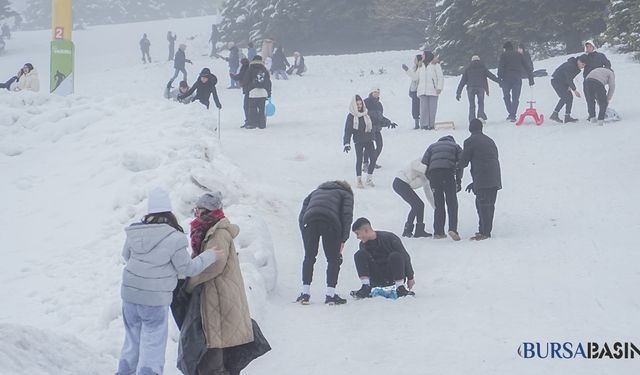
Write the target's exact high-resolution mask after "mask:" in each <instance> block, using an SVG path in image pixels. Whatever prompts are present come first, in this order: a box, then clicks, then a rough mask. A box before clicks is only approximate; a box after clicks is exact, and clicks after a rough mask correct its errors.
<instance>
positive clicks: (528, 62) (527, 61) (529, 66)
mask: <svg viewBox="0 0 640 375" xmlns="http://www.w3.org/2000/svg"><path fill="white" fill-rule="evenodd" d="M522 58H523V59H524V67H525V70H524V71H523V72H522V74H521V75H520V78H529V74H528V72H531V74H533V60H532V59H531V55H530V54H529V51H527V50H524V51H523V52H522Z"/></svg>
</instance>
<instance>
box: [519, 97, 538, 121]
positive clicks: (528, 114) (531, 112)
mask: <svg viewBox="0 0 640 375" xmlns="http://www.w3.org/2000/svg"><path fill="white" fill-rule="evenodd" d="M527 103H529V108H527V110H526V111H524V113H523V114H521V115H520V118H518V121H516V125H518V126H520V125H522V123H523V122H524V119H525V118H527V117H532V118H533V121H535V123H536V125H538V126H540V125H542V123H543V122H544V115H539V114H538V111H536V109H535V108H534V107H533V105H534V104H535V103H536V102H535V101H533V100H532V101H530V102H527Z"/></svg>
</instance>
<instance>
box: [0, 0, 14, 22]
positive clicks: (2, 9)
mask: <svg viewBox="0 0 640 375" xmlns="http://www.w3.org/2000/svg"><path fill="white" fill-rule="evenodd" d="M15 15H16V13H15V12H14V11H13V10H12V9H11V2H10V1H9V0H0V20H2V19H5V18H9V17H13V16H15Z"/></svg>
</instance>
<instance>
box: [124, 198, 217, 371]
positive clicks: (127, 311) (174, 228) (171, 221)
mask: <svg viewBox="0 0 640 375" xmlns="http://www.w3.org/2000/svg"><path fill="white" fill-rule="evenodd" d="M125 232H126V235H127V239H126V241H125V244H124V248H123V250H122V256H123V258H124V259H125V261H126V262H127V264H126V266H125V268H124V271H123V274H122V289H121V297H122V318H123V320H124V327H125V340H124V345H123V347H122V352H121V354H120V361H119V363H118V372H117V373H116V375H134V374H138V375H160V374H162V372H163V368H164V354H165V348H166V345H167V335H168V316H169V306H170V305H171V300H172V299H173V290H174V289H175V287H176V285H177V282H178V275H184V276H195V275H197V274H199V273H200V272H202V271H203V270H204V269H205V268H207V267H209V266H210V265H211V264H213V263H214V262H215V261H216V260H217V259H221V258H222V257H223V256H224V255H223V254H224V253H223V252H222V251H219V250H217V249H213V250H208V251H204V252H203V253H202V254H200V255H198V256H197V257H195V258H191V255H190V253H189V252H188V241H187V237H186V236H185V235H184V230H183V229H182V227H180V225H179V224H178V221H177V219H176V217H175V216H174V214H173V213H172V212H171V200H170V199H169V194H168V193H167V192H166V191H165V190H163V189H161V188H156V189H153V190H151V192H150V193H149V210H148V214H147V215H146V216H145V217H144V218H143V219H142V222H140V223H135V224H132V225H131V226H129V227H127V228H126V229H125Z"/></svg>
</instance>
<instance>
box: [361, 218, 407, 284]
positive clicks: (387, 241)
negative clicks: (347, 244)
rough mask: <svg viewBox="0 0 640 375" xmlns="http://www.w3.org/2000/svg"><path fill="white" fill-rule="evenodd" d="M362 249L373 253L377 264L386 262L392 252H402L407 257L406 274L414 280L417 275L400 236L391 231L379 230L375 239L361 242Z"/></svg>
mask: <svg viewBox="0 0 640 375" xmlns="http://www.w3.org/2000/svg"><path fill="white" fill-rule="evenodd" d="M367 245H368V246H367ZM360 250H363V251H366V252H367V253H369V254H371V257H372V258H373V261H374V262H376V263H377V264H386V263H387V259H389V255H391V253H400V254H402V255H403V256H404V259H405V262H404V276H405V277H406V278H407V279H408V280H412V279H413V277H414V276H415V275H414V272H413V267H412V266H411V256H410V255H409V253H408V252H407V250H406V249H405V248H404V245H402V241H401V240H400V238H399V237H398V236H396V235H395V234H393V233H391V232H385V231H380V230H377V231H376V239H375V240H370V241H367V242H366V243H365V242H360Z"/></svg>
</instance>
